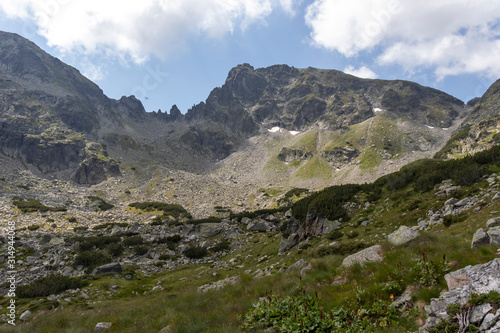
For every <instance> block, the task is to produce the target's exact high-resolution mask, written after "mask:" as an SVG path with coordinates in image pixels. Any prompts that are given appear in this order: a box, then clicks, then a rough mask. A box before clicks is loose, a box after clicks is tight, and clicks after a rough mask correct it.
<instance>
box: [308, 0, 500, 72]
mask: <svg viewBox="0 0 500 333" xmlns="http://www.w3.org/2000/svg"><path fill="white" fill-rule="evenodd" d="M306 24H307V25H308V26H309V27H310V28H311V37H312V40H313V42H314V44H315V45H317V46H320V47H324V48H326V49H328V50H332V51H337V52H340V53H341V54H343V55H344V56H346V57H353V56H358V55H360V54H361V55H362V54H365V53H369V54H370V56H371V57H372V58H373V57H375V58H377V62H378V64H382V65H391V64H398V65H401V66H403V67H404V68H405V69H406V70H408V71H413V70H416V69H418V68H432V69H433V70H434V72H435V74H436V76H437V77H438V78H439V79H441V78H443V77H445V76H448V75H457V74H463V73H479V74H482V75H488V76H494V77H499V76H500V64H499V63H498V59H499V58H500V1H498V0H476V1H473V0H425V1H411V0H372V1H369V2H368V1H365V0H350V1H343V0H315V1H314V3H312V4H311V5H310V6H309V7H308V8H307V14H306Z"/></svg>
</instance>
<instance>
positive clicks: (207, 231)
mask: <svg viewBox="0 0 500 333" xmlns="http://www.w3.org/2000/svg"><path fill="white" fill-rule="evenodd" d="M223 230H224V228H223V227H222V226H221V225H220V223H201V224H199V225H198V226H197V227H196V228H195V231H194V232H193V234H194V235H197V236H199V237H203V238H207V237H213V236H217V235H218V234H220V233H221V232H222V231H223Z"/></svg>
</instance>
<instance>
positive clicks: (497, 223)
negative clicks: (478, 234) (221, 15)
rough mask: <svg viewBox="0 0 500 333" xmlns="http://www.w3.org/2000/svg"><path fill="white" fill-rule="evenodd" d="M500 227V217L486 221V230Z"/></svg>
mask: <svg viewBox="0 0 500 333" xmlns="http://www.w3.org/2000/svg"><path fill="white" fill-rule="evenodd" d="M499 226H500V217H494V218H492V219H489V220H488V221H486V228H488V229H489V228H492V227H499Z"/></svg>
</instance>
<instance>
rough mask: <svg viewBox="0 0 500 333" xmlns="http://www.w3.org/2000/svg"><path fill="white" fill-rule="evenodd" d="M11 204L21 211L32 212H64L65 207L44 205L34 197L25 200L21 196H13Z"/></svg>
mask: <svg viewBox="0 0 500 333" xmlns="http://www.w3.org/2000/svg"><path fill="white" fill-rule="evenodd" d="M12 204H13V205H14V206H16V207H17V208H18V209H19V210H20V211H21V212H23V213H33V212H42V213H43V212H48V211H50V212H65V211H67V209H66V207H49V206H45V205H43V204H42V203H40V201H38V200H35V199H28V200H25V199H23V198H19V197H15V198H14V199H13V201H12Z"/></svg>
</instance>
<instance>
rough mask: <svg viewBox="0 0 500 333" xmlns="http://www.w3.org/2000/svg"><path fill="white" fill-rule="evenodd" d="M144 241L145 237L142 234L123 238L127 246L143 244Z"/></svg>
mask: <svg viewBox="0 0 500 333" xmlns="http://www.w3.org/2000/svg"><path fill="white" fill-rule="evenodd" d="M143 243H144V239H143V238H142V236H140V235H136V236H131V237H127V238H125V239H124V240H123V245H125V246H134V245H141V244H143Z"/></svg>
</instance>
